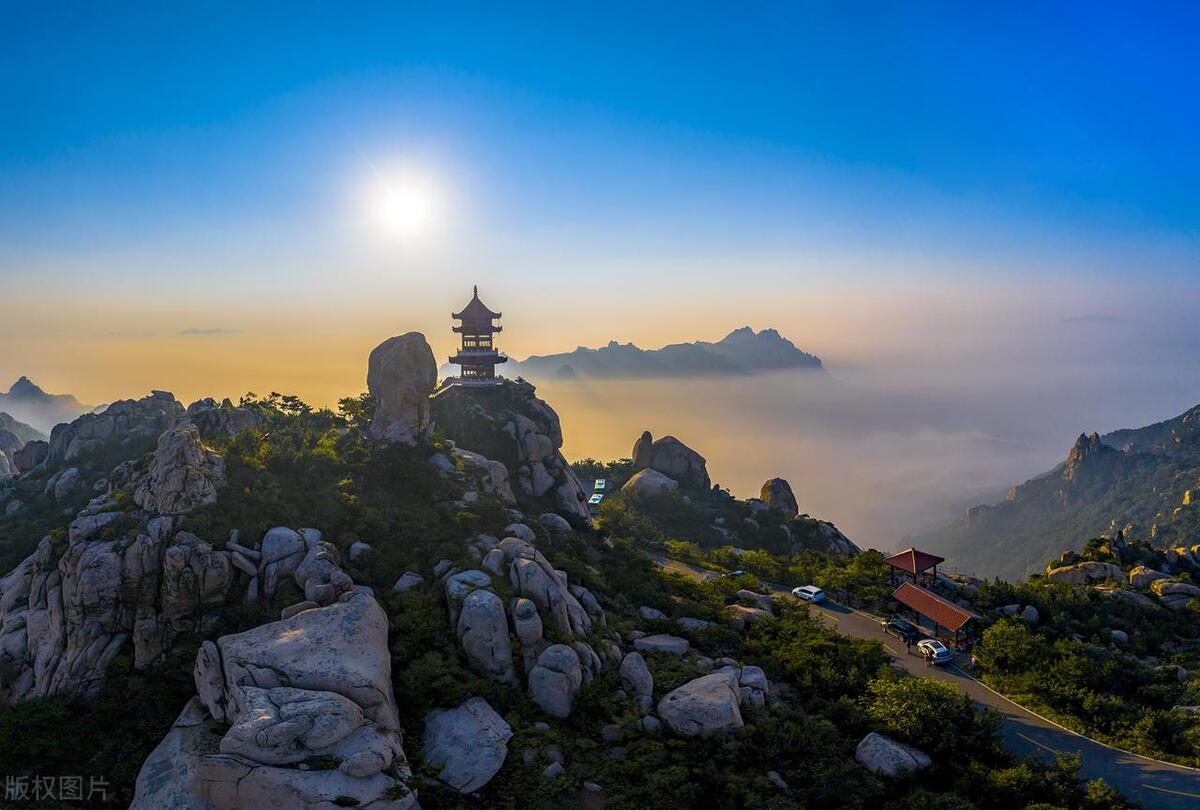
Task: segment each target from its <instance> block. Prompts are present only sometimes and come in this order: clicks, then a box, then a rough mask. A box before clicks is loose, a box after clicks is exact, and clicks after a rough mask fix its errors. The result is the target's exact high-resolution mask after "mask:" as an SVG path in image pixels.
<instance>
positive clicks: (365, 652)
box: [139, 591, 416, 810]
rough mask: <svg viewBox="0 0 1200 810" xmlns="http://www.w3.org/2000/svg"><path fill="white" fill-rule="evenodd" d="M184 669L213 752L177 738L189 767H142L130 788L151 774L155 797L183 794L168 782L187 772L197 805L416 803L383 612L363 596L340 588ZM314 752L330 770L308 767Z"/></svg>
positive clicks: (226, 641)
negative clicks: (329, 598) (337, 594)
mask: <svg viewBox="0 0 1200 810" xmlns="http://www.w3.org/2000/svg"><path fill="white" fill-rule="evenodd" d="M194 674H195V682H196V690H197V692H198V693H199V701H200V702H201V703H202V704H203V706H204V708H205V709H206V710H207V715H208V716H210V717H211V718H213V719H214V720H216V721H217V722H218V723H220V724H223V725H225V726H228V729H227V730H226V731H225V732H224V735H223V737H222V738H221V739H220V741H219V743H218V749H219V752H218V753H211V752H193V751H190V750H185V749H184V748H183V747H181V746H178V745H176V746H174V747H175V749H176V750H177V751H178V752H179V753H180V755H181V756H184V755H186V756H189V757H193V758H194V760H195V761H194V764H189V765H188V766H187V767H175V768H169V769H168V768H163V767H162V766H161V764H159V765H156V766H154V767H153V768H152V770H151V771H150V772H145V773H144V774H143V776H144V777H145V779H143V778H139V783H147V785H148V787H149V783H150V782H151V781H154V782H155V784H156V785H157V788H156V790H155V791H153V792H154V793H156V794H157V795H176V796H178V795H181V794H179V793H178V791H177V790H175V789H174V788H175V787H176V786H177V784H178V781H179V780H181V779H183V778H186V779H187V787H188V789H189V790H190V792H191V793H192V794H193V795H194V796H196V797H197V798H198V799H199V800H200V802H201V804H200V805H199V806H200V807H205V808H208V807H216V808H229V809H230V810H235V808H244V807H280V808H306V809H307V808H314V809H315V808H322V809H324V808H332V807H337V806H355V807H366V806H371V807H379V808H384V807H387V808H397V809H398V808H412V807H415V806H416V797H415V795H413V794H412V793H411V792H410V791H409V790H408V789H407V788H405V787H404V784H405V782H406V781H407V779H408V778H409V776H410V772H409V769H408V765H407V762H406V761H405V758H404V752H403V749H402V747H401V740H400V733H399V726H398V718H397V714H396V702H395V697H394V696H393V694H392V685H391V657H390V654H389V651H388V646H387V616H386V615H385V614H384V612H383V609H382V608H381V607H380V606H379V604H378V603H377V602H376V601H375V600H374V599H373V598H371V597H370V596H368V595H366V594H363V593H359V592H357V591H350V592H348V593H346V594H344V595H343V597H342V600H341V601H339V602H337V603H336V604H333V605H330V606H328V607H322V608H313V609H311V610H305V611H303V612H301V613H298V614H296V615H295V616H292V617H291V618H289V619H284V620H280V621H277V622H271V623H269V624H264V625H261V626H259V627H256V628H254V629H252V630H247V631H245V632H243V633H237V634H234V635H228V636H222V637H221V638H219V639H218V640H217V641H216V642H215V643H214V642H212V641H206V642H204V643H203V644H202V646H201V650H200V653H199V654H198V655H197V657H196V667H195V673H194ZM206 727H207V731H206V732H205V733H207V734H209V735H210V736H216V735H217V734H218V733H219V731H217V727H214V726H211V725H207V724H206ZM176 731H178V729H173V730H172V732H171V734H172V735H174V734H176ZM197 733H200V732H197ZM168 736H169V737H170V736H171V735H168ZM164 745H167V743H166V741H164ZM160 748H162V746H160ZM321 759H325V760H332V761H335V762H337V767H336V768H312V767H311V765H310V764H309V763H310V762H311V761H313V760H321ZM152 760H154V761H155V762H158V763H161V760H160V759H157V758H155V757H154V756H152ZM147 767H151V763H150V762H149V761H148V763H147ZM151 777H154V779H153V780H152V779H151ZM143 806H147V807H148V806H150V805H149V804H145V805H143ZM164 806H172V805H164ZM181 806H184V807H190V806H192V805H190V804H183V805H181Z"/></svg>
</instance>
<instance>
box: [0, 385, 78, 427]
mask: <svg viewBox="0 0 1200 810" xmlns="http://www.w3.org/2000/svg"><path fill="white" fill-rule="evenodd" d="M87 410H88V408H87V407H86V406H85V405H84V404H83V403H81V402H80V401H79V400H78V399H76V398H75V397H73V396H71V395H70V394H47V393H46V392H45V391H43V390H42V389H41V388H40V387H39V386H38V385H37V384H36V383H34V382H33V381H32V380H30V379H29V378H28V377H21V378H20V379H19V380H17V381H16V382H15V383H13V384H12V387H11V388H9V389H8V393H7V394H0V411H3V412H5V413H7V414H9V415H10V416H12V417H13V418H14V419H16V420H18V421H20V422H24V423H25V424H27V425H29V426H31V427H33V428H34V429H36V430H38V431H41V432H42V433H49V432H50V431H51V430H52V429H53V428H54V426H55V425H57V424H59V423H60V422H70V421H71V420H73V419H75V418H76V417H78V416H79V415H80V414H83V413H86V412H87Z"/></svg>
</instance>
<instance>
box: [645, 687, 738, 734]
mask: <svg viewBox="0 0 1200 810" xmlns="http://www.w3.org/2000/svg"><path fill="white" fill-rule="evenodd" d="M740 697H741V695H740V692H739V684H738V675H737V673H736V671H733V670H722V671H720V672H714V673H712V674H710V675H704V676H702V677H699V678H696V679H695V680H691V681H688V682H687V683H685V684H684V685H683V686H680V687H679V688H678V689H675V690H673V691H671V692H669V693H667V695H666V697H664V698H663V699H662V700H660V701H659V702H658V716H659V717H660V718H662V721H663V722H664V723H666V724H667V726H668V727H669V728H670V729H671V730H672V731H674V732H675V733H676V734H682V735H683V736H685V737H699V736H706V735H709V734H716V733H719V732H726V731H732V730H733V729H737V728H741V727H742V713H741V711H740V709H739V708H738V706H739V704H740Z"/></svg>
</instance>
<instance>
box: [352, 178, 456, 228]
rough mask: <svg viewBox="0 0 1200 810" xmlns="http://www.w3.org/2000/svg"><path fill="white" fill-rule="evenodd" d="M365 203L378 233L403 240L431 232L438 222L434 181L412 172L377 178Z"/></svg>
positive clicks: (439, 206) (439, 198) (439, 199)
mask: <svg viewBox="0 0 1200 810" xmlns="http://www.w3.org/2000/svg"><path fill="white" fill-rule="evenodd" d="M369 207H370V216H371V218H372V219H373V220H374V224H375V226H376V227H377V228H378V229H379V231H380V233H381V234H383V235H384V236H386V237H391V238H396V239H403V240H413V239H417V238H421V237H426V236H429V235H431V234H432V233H433V232H434V231H435V230H436V229H437V228H438V226H439V225H440V224H441V219H442V214H443V211H442V208H443V200H442V195H441V193H440V192H439V189H438V187H437V185H436V184H435V183H434V182H433V181H432V180H431V179H430V178H428V177H426V176H423V175H421V174H418V173H416V172H404V173H400V174H397V175H395V176H390V177H380V178H378V179H377V180H376V182H375V184H374V189H373V192H372V194H371V198H370V203H369Z"/></svg>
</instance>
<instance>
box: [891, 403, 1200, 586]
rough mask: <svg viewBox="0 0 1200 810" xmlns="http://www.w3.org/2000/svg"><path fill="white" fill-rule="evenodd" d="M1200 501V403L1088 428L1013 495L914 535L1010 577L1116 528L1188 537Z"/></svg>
mask: <svg viewBox="0 0 1200 810" xmlns="http://www.w3.org/2000/svg"><path fill="white" fill-rule="evenodd" d="M1198 510H1200V406H1198V407H1195V408H1192V409H1191V410H1189V411H1188V412H1187V413H1184V414H1182V415H1180V416H1178V417H1176V418H1174V419H1168V420H1166V421H1163V422H1157V423H1155V424H1153V425H1148V426H1146V427H1142V428H1136V429H1126V430H1117V431H1114V432H1112V433H1109V434H1106V435H1104V436H1100V435H1098V434H1096V433H1092V434H1091V435H1081V436H1080V437H1079V438H1078V439H1077V440H1076V441H1075V445H1074V447H1072V448H1071V451H1070V453H1069V454H1068V455H1067V459H1066V461H1064V462H1063V463H1062V464H1060V465H1058V466H1057V467H1055V468H1054V469H1053V470H1051V471H1050V472H1047V473H1044V474H1042V475H1039V476H1037V477H1036V478H1032V479H1030V480H1028V481H1026V482H1025V483H1023V484H1021V485H1020V486H1018V487H1015V488H1014V489H1012V490H1011V491H1010V492H1009V493H1008V497H1007V499H1006V500H1004V501H1002V502H1000V503H997V504H992V505H981V506H975V507H972V508H971V509H968V510H967V514H966V516H965V518H964V519H963V520H962V521H959V522H956V523H953V524H951V525H949V526H946V527H943V528H942V529H939V530H937V531H934V532H930V533H928V534H925V535H921V536H919V537H916V538H912V542H913V543H915V544H917V545H919V546H924V547H928V548H929V550H931V551H937V552H938V553H945V554H946V555H947V556H950V557H952V558H953V559H955V561H956V563H957V564H958V565H960V566H962V567H963V568H967V569H975V570H976V571H977V572H978V573H980V574H984V575H987V576H991V575H998V576H1002V577H1009V578H1011V577H1018V576H1023V575H1025V574H1028V573H1031V572H1033V571H1035V570H1039V569H1040V568H1041V567H1042V565H1044V564H1045V563H1046V561H1047V560H1048V559H1050V558H1052V557H1054V556H1056V555H1057V554H1058V553H1059V552H1060V551H1061V550H1062V549H1064V548H1069V549H1072V550H1074V551H1079V550H1080V549H1081V548H1083V547H1084V545H1085V544H1086V543H1087V541H1088V540H1089V539H1090V538H1092V537H1095V536H1097V535H1099V534H1101V533H1102V532H1111V531H1113V530H1115V529H1124V530H1125V536H1126V537H1130V538H1133V539H1138V540H1145V541H1146V542H1148V543H1150V544H1151V545H1152V546H1154V547H1156V548H1171V547H1173V546H1179V545H1191V544H1192V543H1195V542H1196V540H1195V538H1196V537H1197V535H1198V534H1200V511H1198Z"/></svg>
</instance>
